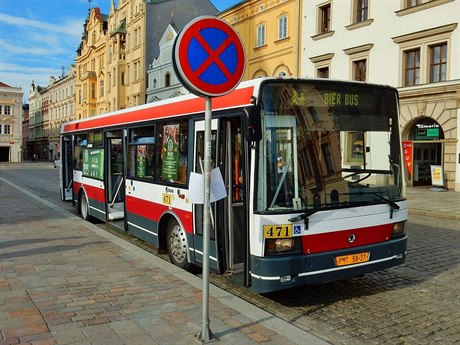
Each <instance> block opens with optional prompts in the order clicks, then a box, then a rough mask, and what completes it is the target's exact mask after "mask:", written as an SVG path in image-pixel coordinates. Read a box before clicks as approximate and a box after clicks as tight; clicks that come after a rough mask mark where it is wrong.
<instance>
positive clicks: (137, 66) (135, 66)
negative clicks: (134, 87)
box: [134, 62, 140, 81]
mask: <svg viewBox="0 0 460 345" xmlns="http://www.w3.org/2000/svg"><path fill="white" fill-rule="evenodd" d="M139 66H140V62H135V63H134V81H136V80H139Z"/></svg>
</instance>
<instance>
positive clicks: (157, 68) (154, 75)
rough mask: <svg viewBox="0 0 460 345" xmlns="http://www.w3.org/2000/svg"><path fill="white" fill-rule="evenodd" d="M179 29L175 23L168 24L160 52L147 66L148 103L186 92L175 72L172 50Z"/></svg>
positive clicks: (160, 44)
mask: <svg viewBox="0 0 460 345" xmlns="http://www.w3.org/2000/svg"><path fill="white" fill-rule="evenodd" d="M176 37H177V29H176V27H175V25H174V23H170V24H168V26H167V27H166V30H165V32H164V34H163V36H162V37H161V39H160V42H159V47H160V54H159V56H158V57H157V58H156V59H154V60H153V62H152V63H151V64H150V65H149V66H148V68H147V103H151V102H155V101H159V100H161V99H166V98H171V97H175V96H178V95H181V94H186V93H188V91H187V90H186V89H185V88H184V87H183V86H182V84H181V83H180V81H179V79H178V78H177V76H176V73H175V72H174V66H173V60H172V50H173V45H174V40H175V39H176Z"/></svg>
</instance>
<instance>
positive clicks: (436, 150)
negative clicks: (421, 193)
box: [413, 142, 442, 186]
mask: <svg viewBox="0 0 460 345" xmlns="http://www.w3.org/2000/svg"><path fill="white" fill-rule="evenodd" d="M441 157H442V144H441V143H433V142H420V143H417V142H416V143H414V158H413V159H414V171H413V173H414V183H413V185H414V186H425V185H431V166H432V165H441V163H442V159H441Z"/></svg>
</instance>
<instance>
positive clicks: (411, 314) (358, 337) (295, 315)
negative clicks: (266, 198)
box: [0, 189, 460, 345]
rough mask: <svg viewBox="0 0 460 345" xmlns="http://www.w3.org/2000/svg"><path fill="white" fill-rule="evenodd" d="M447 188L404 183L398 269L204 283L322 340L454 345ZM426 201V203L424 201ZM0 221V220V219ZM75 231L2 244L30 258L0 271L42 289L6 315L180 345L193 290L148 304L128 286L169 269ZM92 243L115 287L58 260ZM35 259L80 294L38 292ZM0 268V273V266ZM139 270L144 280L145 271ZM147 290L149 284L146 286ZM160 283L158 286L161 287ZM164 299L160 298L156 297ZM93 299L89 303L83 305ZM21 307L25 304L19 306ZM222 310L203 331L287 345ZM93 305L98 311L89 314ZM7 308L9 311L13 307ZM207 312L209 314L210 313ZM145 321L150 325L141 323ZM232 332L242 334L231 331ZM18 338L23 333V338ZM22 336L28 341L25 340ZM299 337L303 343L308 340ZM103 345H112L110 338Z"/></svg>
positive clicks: (453, 213) (459, 311) (459, 275)
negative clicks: (294, 281)
mask: <svg viewBox="0 0 460 345" xmlns="http://www.w3.org/2000/svg"><path fill="white" fill-rule="evenodd" d="M452 193H454V192H448V193H429V192H426V191H425V190H422V189H414V190H412V191H411V193H409V195H408V196H409V201H410V203H409V207H410V209H409V215H410V216H409V224H408V233H409V242H408V246H409V247H408V256H407V260H406V263H405V264H404V265H402V266H399V267H395V268H392V269H389V270H386V271H383V272H378V273H373V274H369V275H366V276H364V277H357V278H353V279H348V280H342V281H337V282H330V283H324V284H321V285H313V286H306V287H303V288H298V289H292V290H288V291H283V292H277V293H272V294H267V295H256V294H253V293H251V292H249V291H248V290H247V289H243V288H240V287H236V286H234V285H232V284H231V283H230V282H229V281H228V279H226V278H225V277H222V276H212V280H213V281H214V283H216V284H218V285H221V286H223V287H225V288H228V289H230V290H231V293H232V294H234V295H237V296H241V297H242V298H244V299H246V300H247V301H249V302H250V303H251V304H253V305H256V306H259V307H261V308H262V309H264V310H266V311H268V312H269V313H272V314H273V315H275V316H276V317H275V320H278V318H281V319H283V320H286V321H288V322H289V323H292V324H294V325H296V326H298V327H300V328H302V329H304V330H307V331H308V332H309V333H311V334H314V335H318V336H320V337H322V338H323V339H327V340H328V342H330V343H331V344H337V345H349V344H350V345H351V344H353V345H355V344H417V345H418V344H460V326H459V325H460V222H459V221H458V219H459V218H458V214H459V213H460V206H459V205H460V203H458V200H459V198H460V193H458V196H457V195H454V194H455V193H454V194H452ZM427 200H430V201H429V202H427ZM411 201H412V202H411ZM0 207H1V204H0ZM0 215H1V214H0ZM18 217H19V219H21V217H23V219H22V220H20V221H19V222H20V223H21V224H23V226H24V228H25V229H27V231H28V232H29V236H30V238H31V239H34V241H35V242H36V241H39V240H40V237H37V236H35V237H34V228H33V224H35V223H30V222H28V221H26V220H27V219H29V218H30V217H35V220H38V221H40V217H38V216H37V215H36V213H35V211H33V209H30V212H29V213H28V214H25V215H18ZM51 218H52V217H51ZM45 221H46V222H47V223H45V224H47V226H49V227H50V231H51V234H53V233H56V234H57V227H56V224H53V222H54V221H51V220H49V219H48V218H47V217H46V219H45ZM3 225H4V224H3V219H2V223H1V226H3ZM0 229H1V227H0ZM81 231H83V227H80V230H79V231H78V232H77V233H73V234H69V235H68V236H66V237H67V239H65V237H64V238H60V239H58V238H57V237H56V239H54V240H53V239H50V238H47V239H45V238H42V239H41V240H43V242H40V241H39V242H38V243H35V245H39V248H41V249H39V250H41V251H42V250H44V249H43V248H47V247H48V246H49V245H51V247H50V248H48V249H46V251H45V252H41V251H39V250H38V249H35V250H34V249H33V244H34V243H32V242H31V240H30V239H26V240H24V242H11V243H9V242H8V241H6V243H9V245H11V246H12V248H19V246H21V248H22V249H23V250H24V253H27V254H28V255H30V257H31V258H33V257H35V259H31V260H30V262H26V263H24V264H23V265H19V266H18V267H17V268H16V270H17V271H16V272H13V271H12V268H11V267H10V268H8V269H5V270H4V272H3V273H4V274H5V276H7V277H9V278H10V281H11V282H12V284H11V288H13V289H14V288H18V287H19V285H18V284H19V278H18V277H16V278H15V276H14V275H15V274H16V275H18V276H25V277H26V278H25V279H26V280H27V283H28V284H30V289H31V290H42V291H41V292H40V293H42V294H43V295H40V293H39V294H36V295H35V294H29V297H30V298H31V299H33V301H34V303H35V304H32V305H31V304H30V303H31V302H30V300H29V301H28V302H27V303H26V302H25V300H21V299H19V298H18V299H15V298H13V297H12V296H11V299H9V300H8V303H18V304H23V306H24V310H25V311H24V315H22V314H21V315H19V314H18V316H17V318H16V321H15V322H19V321H18V319H19V320H23V321H22V322H29V323H30V325H33V322H34V321H33V320H34V319H35V322H36V327H38V326H40V325H41V326H43V325H42V324H40V323H39V322H38V321H37V315H35V314H33V312H32V311H33V308H37V307H39V308H40V310H41V311H42V314H40V315H42V319H44V320H45V321H46V323H48V322H49V326H48V327H49V328H50V329H51V330H52V332H53V333H52V334H53V336H55V337H59V336H60V338H56V339H59V340H64V339H65V337H64V334H65V333H64V332H69V329H70V327H69V325H70V324H74V325H77V324H81V328H82V329H83V327H85V328H86V330H87V332H86V333H85V331H76V330H73V331H71V332H70V333H69V334H70V337H71V338H70V340H72V341H74V343H75V344H80V343H81V344H89V342H83V340H81V338H80V337H81V336H82V335H81V334H80V333H81V332H83V334H84V335H85V336H86V337H87V338H88V337H89V339H92V341H93V342H92V343H93V344H99V342H98V341H101V343H104V341H105V340H106V339H107V343H110V341H112V340H113V336H114V335H113V334H116V335H123V336H122V337H121V339H123V341H126V342H127V343H128V342H129V341H132V342H131V344H141V343H143V342H142V341H141V342H137V341H138V339H142V338H138V337H141V336H146V337H147V339H148V340H149V341H150V340H151V339H154V342H151V343H153V344H155V343H164V344H171V343H177V344H183V343H184V342H181V341H184V339H179V337H178V336H177V333H180V332H187V331H179V330H178V329H176V327H177V325H176V326H174V325H173V326H171V325H170V324H171V323H172V324H173V323H174V320H175V319H176V318H183V319H185V320H188V321H187V325H188V326H189V327H190V328H191V329H193V328H194V329H195V330H196V323H197V319H200V315H198V314H199V312H197V311H196V308H197V307H196V304H197V303H199V301H198V300H199V292H198V291H197V290H196V289H194V290H193V291H194V293H191V294H190V293H185V292H183V291H181V289H178V290H177V291H176V290H175V291H174V292H172V293H168V292H166V291H163V290H162V289H161V288H160V291H161V292H160V295H161V296H162V297H161V301H158V300H154V301H152V298H153V297H152V294H151V291H149V290H148V289H149V288H152V287H151V286H149V285H147V286H144V289H147V290H143V291H139V290H137V289H139V288H140V287H139V285H142V284H143V285H146V284H145V283H144V279H150V278H151V277H154V278H155V280H160V281H162V282H164V283H166V284H167V283H169V282H171V283H172V284H176V283H177V282H179V280H177V276H170V275H166V274H164V273H161V270H160V271H151V267H150V268H149V267H145V266H144V264H143V263H142V260H140V259H135V258H133V257H131V255H130V254H124V255H123V257H122V260H121V261H119V259H117V256H116V255H115V254H119V253H120V252H119V251H120V249H116V248H117V247H116V246H112V245H111V244H110V243H109V242H106V241H105V240H101V241H97V242H91V243H89V242H90V241H92V239H91V240H89V239H88V240H87V241H88V243H87V242H82V243H81V244H80V245H81V247H80V245H78V243H79V242H78V241H77V236H80V232H81ZM11 236H13V235H11ZM3 241H5V238H2V237H1V236H0V242H3ZM0 247H1V245H0ZM0 249H1V248H0ZM60 250H69V253H70V252H74V251H76V253H78V254H76V253H74V254H73V255H70V256H69V257H67V258H66V257H64V258H62V257H61V260H63V261H59V255H58V253H59V251H60ZM70 250H71V251H70ZM102 250H110V251H111V252H112V253H113V254H114V257H113V258H111V259H107V260H106V261H104V262H103V263H102V264H103V267H106V271H107V272H105V273H104V275H110V276H111V277H112V279H115V281H116V283H117V284H116V287H114V286H110V285H107V283H106V284H96V283H94V282H93V283H89V282H87V281H78V279H81V278H77V276H78V275H77V274H76V272H74V271H73V270H72V269H71V267H67V266H66V265H67V264H66V262H67V260H70V259H72V260H80V261H81V262H82V265H83V263H84V260H83V258H82V257H79V256H78V255H80V256H83V255H84V256H87V255H88V257H89V258H96V255H97V253H101V251H102ZM0 255H1V251H0ZM74 255H76V256H74ZM149 255H151V254H149ZM40 257H41V258H43V257H47V258H49V259H50V260H52V261H53V262H52V264H53V265H56V264H58V265H59V266H55V267H62V268H64V269H66V270H67V272H68V278H66V284H65V286H66V287H67V289H68V290H67V291H69V289H70V291H72V293H78V294H80V295H77V296H76V297H74V298H75V300H73V299H72V300H70V295H69V293H68V292H65V291H64V290H60V289H57V288H56V289H51V290H50V291H49V292H48V291H43V290H45V289H44V287H43V286H40V285H39V283H38V281H40V279H45V280H47V281H50V282H55V284H56V285H57V286H59V284H62V282H60V281H59V277H57V276H56V274H55V273H54V272H53V269H52V266H50V263H49V261H48V262H46V261H43V262H42V261H40V260H41V259H40ZM13 259H14V257H13ZM2 260H3V258H2V257H1V256H0V267H1V266H2V265H4V261H2ZM54 261H56V263H54ZM61 265H62V266H61ZM126 265H134V266H136V267H138V268H139V270H136V273H133V275H132V276H131V275H127V276H126V275H125V276H123V274H122V271H123V270H124V268H125V267H126ZM35 266H36V267H38V268H39V271H38V273H37V272H34V271H33V269H31V267H35ZM82 269H83V270H84V271H86V272H87V273H85V274H87V275H88V276H89V277H91V281H93V279H94V281H96V282H97V281H98V280H101V279H102V277H98V276H96V274H95V273H94V272H92V271H91V269H90V265H89V264H87V265H86V266H85V265H83V266H82ZM0 273H2V272H1V271H0ZM146 276H148V277H150V278H146ZM1 277H2V276H1V274H0V330H4V329H5V327H6V326H5V325H9V327H13V328H14V327H15V326H14V324H12V323H13V321H11V318H7V317H6V314H5V306H6V305H5V304H4V303H5V302H3V304H2V300H1V296H2V291H5V290H2V289H5V286H4V285H3V286H2V284H4V282H3V281H2V280H1V279H2V278H1ZM61 279H62V278H61ZM96 287H97V289H102V290H101V294H99V295H98V294H96V295H95V297H94V298H96V299H101V298H113V299H115V300H114V301H111V300H106V301H104V300H103V299H102V300H97V301H92V302H90V303H89V304H85V303H86V302H85V298H86V297H85V296H86V295H85V294H88V293H89V291H91V289H96ZM154 288H155V289H158V288H157V287H156V285H155V287H154ZM131 289H132V290H131ZM164 289H165V290H166V288H164ZM182 290H183V289H182ZM198 290H199V289H198ZM96 291H97V290H96ZM46 293H48V295H46ZM135 293H140V294H143V296H145V298H146V299H147V300H148V301H149V302H148V303H147V302H146V303H147V304H146V305H138V304H136V303H134V302H133V301H132V300H130V298H129V297H128V296H131V297H132V295H133V294H135ZM51 294H53V296H55V300H56V302H50V300H49V296H50V295H51ZM47 299H48V300H47ZM169 299H171V301H172V302H171V303H172V304H171V303H169ZM184 299H185V300H187V301H188V302H187V304H185V308H186V309H188V311H186V312H185V313H182V314H174V313H173V311H172V309H173V308H174V307H177V305H179V304H181V303H185V302H184ZM118 300H119V301H118ZM166 300H168V303H165V301H166ZM212 301H213V302H212V303H216V302H217V301H216V300H214V299H213V300H212ZM59 302H62V303H59ZM48 303H50V304H48ZM68 303H76V305H72V306H71V309H72V310H70V311H69V312H71V313H75V315H71V314H65V313H66V312H68V310H67V309H66V308H69V307H68V306H67V304H68ZM188 303H190V304H188ZM104 304H108V305H112V308H113V310H110V307H108V308H109V310H108V311H106V310H105V307H104ZM93 306H96V307H97V308H96V309H93ZM219 306H220V304H219ZM29 307H30V308H32V309H30V310H28V309H27V308H29ZM53 308H61V309H59V310H60V311H61V312H62V313H58V314H59V315H56V314H53V313H52V310H53ZM155 308H158V310H157V311H155V312H154V313H153V314H150V313H149V312H148V311H147V310H150V309H154V310H155ZM161 308H163V309H161ZM169 308H171V310H169ZM222 308H223V310H221V309H220V308H219V307H213V308H212V309H211V317H212V323H211V328H212V329H213V331H214V332H220V334H223V335H224V337H223V338H224V339H223V340H224V341H228V340H227V339H229V338H231V337H230V336H229V335H232V336H233V335H234V334H237V336H236V338H235V339H236V340H235V342H231V343H234V344H244V343H245V342H242V339H244V340H245V341H251V342H253V343H264V344H270V345H273V344H277V343H278V342H279V343H281V344H284V343H286V344H289V343H290V342H289V341H288V340H286V339H282V338H280V337H277V336H276V333H275V334H273V333H271V332H272V331H271V330H270V329H267V328H266V327H264V326H263V325H260V324H258V323H252V322H250V319H249V318H248V317H247V316H245V313H244V311H243V310H239V309H238V308H236V310H237V311H236V310H235V309H228V307H227V305H223V306H222ZM160 309H161V310H162V311H161V312H160ZM228 310H233V312H235V313H236V314H234V315H233V314H231V317H229V318H228V316H225V313H227V312H228ZM96 311H98V312H97V313H96ZM233 312H232V313H233ZM29 314H30V315H29ZM12 315H13V316H14V313H12ZM44 315H46V316H45V318H43V316H44ZM152 315H153V317H154V320H156V322H154V323H153V325H151V324H149V323H147V320H148V318H147V317H151V316H152ZM216 316H217V320H215V319H214V318H216ZM112 317H113V319H112ZM80 318H82V319H80ZM56 320H57V321H56ZM69 320H70V321H69ZM107 320H109V321H110V322H107ZM121 320H125V322H126V323H124V324H123V323H122V322H121ZM235 320H236V321H235ZM148 322H151V320H148ZM10 323H11V324H10ZM29 323H27V325H29ZM92 323H94V324H92ZM168 323H170V324H168ZM150 326H151V327H153V328H152V329H150V328H149V327H150ZM28 327H29V326H28ZM187 329H188V328H187ZM230 329H237V330H238V331H231V330H230ZM90 330H91V331H90ZM242 330H243V336H242V335H241V331H242ZM189 331H190V329H189ZM98 332H102V333H101V334H102V335H101V336H98V334H99V333H98ZM174 332H175V333H174ZM246 332H247V333H246ZM164 333H166V334H175V335H176V336H175V337H173V338H170V339H169V340H170V341H174V342H167V341H166V340H167V339H168V338H167V337H164V338H155V336H158V335H159V334H164ZM192 333H193V332H192V331H190V332H189V333H188V335H189V337H188V338H187V341H188V340H190V339H191V338H192ZM181 334H182V333H181ZM104 337H106V339H105V338H104ZM248 337H249V338H250V339H248ZM251 337H252V338H251ZM23 338H24V339H27V337H24V336H23ZM87 338H85V339H86V340H85V341H87ZM171 339H172V340H171ZM46 340H47V338H44V339H43V340H41V339H39V338H38V336H37V338H36V339H35V342H36V343H37V344H39V343H40V341H43V343H46V342H45V341H46ZM70 340H69V341H70ZM80 340H81V342H80ZM155 341H156V342H155ZM221 341H222V340H221ZM30 342H31V343H32V341H30ZM58 343H59V344H60V343H61V342H58ZM68 343H71V342H68ZM185 343H188V342H185ZM301 343H302V342H301ZM304 343H305V344H307V343H308V344H310V342H308V341H307V342H304ZM4 344H6V343H4V342H2V340H0V345H4ZM8 344H9V343H8ZM62 344H67V342H62ZM72 344H73V343H72ZM113 344H117V342H114V343H113Z"/></svg>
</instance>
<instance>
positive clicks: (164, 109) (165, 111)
mask: <svg viewBox="0 0 460 345" xmlns="http://www.w3.org/2000/svg"><path fill="white" fill-rule="evenodd" d="M253 90H254V88H253V87H248V88H244V89H238V90H235V91H233V92H231V93H229V94H227V95H225V96H222V97H217V98H215V99H213V110H217V109H223V108H230V107H238V106H243V105H246V104H250V99H251V96H252V93H253ZM204 110H205V101H204V99H203V98H193V99H188V100H184V101H182V102H176V103H169V104H163V105H157V106H155V105H152V106H151V107H148V108H143V109H128V110H127V111H125V112H123V113H118V114H113V115H110V116H103V117H94V118H89V119H88V120H83V121H79V122H72V123H69V124H66V125H64V132H72V131H78V130H84V129H94V128H103V127H107V126H114V125H120V124H129V123H133V122H138V121H145V120H150V119H158V118H162V117H170V116H178V115H187V114H193V113H199V112H204Z"/></svg>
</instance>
